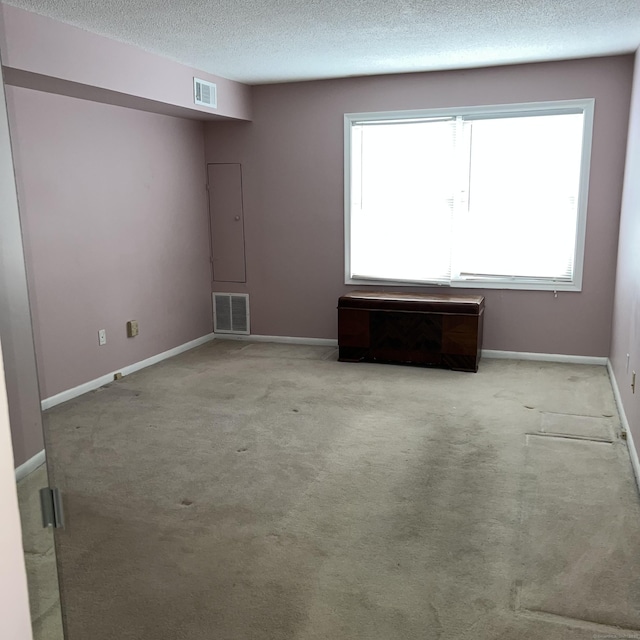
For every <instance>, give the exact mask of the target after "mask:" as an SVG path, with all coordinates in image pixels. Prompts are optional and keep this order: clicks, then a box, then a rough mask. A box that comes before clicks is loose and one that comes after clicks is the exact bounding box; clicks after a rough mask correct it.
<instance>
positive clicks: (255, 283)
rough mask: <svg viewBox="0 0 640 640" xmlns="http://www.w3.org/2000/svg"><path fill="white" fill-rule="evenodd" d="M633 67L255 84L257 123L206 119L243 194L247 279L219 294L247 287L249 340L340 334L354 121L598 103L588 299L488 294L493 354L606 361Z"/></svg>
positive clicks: (629, 61) (212, 154)
mask: <svg viewBox="0 0 640 640" xmlns="http://www.w3.org/2000/svg"><path fill="white" fill-rule="evenodd" d="M632 70H633V58H632V57H631V56H619V57H610V58H600V59H588V60H579V61H568V62H553V63H545V64H533V65H520V66H511V67H498V68H491V69H477V70H465V71H447V72H441V73H428V74H407V75H396V76H379V77H369V78H349V79H343V80H330V81H320V82H307V83H295V84H282V85H267V86H259V87H254V91H253V96H254V104H253V113H254V117H253V122H252V123H250V124H244V123H238V124H236V123H233V124H231V123H229V124H227V123H207V124H206V154H207V160H208V162H241V163H242V165H243V181H244V188H245V230H246V247H247V284H246V286H242V285H229V284H223V283H219V284H214V287H215V288H216V289H217V290H220V291H239V292H245V291H246V292H249V294H250V296H251V326H252V333H256V334H265V335H288V336H308V337H323V338H335V337H336V333H337V331H336V329H337V327H336V311H335V307H336V303H337V299H338V296H340V295H341V294H342V293H343V292H344V291H346V290H347V289H348V288H347V287H346V286H345V285H344V284H343V282H344V276H343V268H344V267H343V265H344V257H343V115H344V113H347V112H362V111H381V110H390V109H415V108H432V107H445V106H447V107H448V106H457V105H479V104H495V103H509V102H528V101H542V100H557V99H569V98H587V97H593V98H595V99H596V112H595V129H594V136H593V157H592V163H591V186H590V190H589V210H588V223H587V225H588V226H587V239H586V262H585V270H584V286H583V291H582V292H580V293H559V294H558V298H554V296H553V293H551V292H540V291H505V290H502V291H484V292H483V293H484V295H485V296H486V298H487V309H486V324H485V341H484V347H485V348H487V349H499V350H508V351H530V352H543V353H564V354H579V355H588V356H607V355H608V354H609V342H610V333H611V315H612V303H613V289H614V278H615V265H616V245H617V238H618V218H619V211H620V199H621V189H622V175H623V169H624V148H625V144H626V131H627V119H628V113H629V98H630V91H631V76H632ZM440 291H441V290H440ZM474 292H475V291H474Z"/></svg>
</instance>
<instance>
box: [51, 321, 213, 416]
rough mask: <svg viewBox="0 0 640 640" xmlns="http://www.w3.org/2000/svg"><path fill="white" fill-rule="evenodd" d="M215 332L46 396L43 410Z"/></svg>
mask: <svg viewBox="0 0 640 640" xmlns="http://www.w3.org/2000/svg"><path fill="white" fill-rule="evenodd" d="M214 337H216V336H214V334H213V333H208V334H207V335H206V336H202V337H201V338H196V339H195V340H191V342H187V343H185V344H181V345H179V346H178V347H174V348H173V349H169V350H168V351H163V352H162V353H159V354H157V355H155V356H151V357H150V358H147V359H146V360H141V361H140V362H135V363H134V364H130V365H128V366H126V367H122V369H117V370H116V371H112V372H111V373H107V374H105V375H104V376H100V377H99V378H96V379H95V380H89V382H85V383H83V384H81V385H78V386H77V387H73V389H67V390H66V391H62V392H61V393H57V394H56V395H55V396H51V397H50V398H45V399H44V400H43V401H42V403H41V405H42V410H43V411H46V410H47V409H50V408H51V407H55V406H56V405H57V404H61V403H62V402H66V401H67V400H72V399H73V398H77V397H78V396H81V395H82V394H84V393H88V392H89V391H94V390H95V389H99V388H100V387H102V386H104V385H105V384H108V383H109V382H113V376H114V375H115V374H116V373H121V374H122V375H123V376H127V375H129V374H130V373H134V372H136V371H140V369H144V368H145V367H150V366H151V365H152V364H156V363H158V362H162V361H163V360H166V359H167V358H172V357H173V356H177V355H178V354H180V353H184V352H185V351H189V350H190V349H195V348H196V347H199V346H200V345H203V344H205V343H207V342H211V340H213V339H214Z"/></svg>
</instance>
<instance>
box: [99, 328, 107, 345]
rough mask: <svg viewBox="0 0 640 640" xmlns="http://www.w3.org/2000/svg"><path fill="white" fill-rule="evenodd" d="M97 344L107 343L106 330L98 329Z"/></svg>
mask: <svg viewBox="0 0 640 640" xmlns="http://www.w3.org/2000/svg"><path fill="white" fill-rule="evenodd" d="M98 344H99V345H100V346H102V345H103V344H107V330H106V329H100V330H99V331H98Z"/></svg>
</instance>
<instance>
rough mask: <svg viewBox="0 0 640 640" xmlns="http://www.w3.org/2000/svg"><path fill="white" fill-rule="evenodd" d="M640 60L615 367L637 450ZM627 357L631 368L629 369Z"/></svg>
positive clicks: (629, 152) (634, 99)
mask: <svg viewBox="0 0 640 640" xmlns="http://www.w3.org/2000/svg"><path fill="white" fill-rule="evenodd" d="M639 61H640V58H639V57H638V54H636V69H635V74H634V81H633V97H632V101H631V116H630V120H629V139H628V146H627V163H626V170H625V179H624V193H623V198H622V214H621V217H620V243H619V247H618V273H617V280H616V288H615V303H614V315H613V337H612V344H611V356H610V359H611V365H612V367H613V373H614V375H615V378H616V382H617V384H618V388H619V389H620V395H621V397H622V402H623V404H624V411H625V414H626V416H627V419H628V421H629V426H630V428H631V432H632V435H633V437H634V440H635V443H636V446H638V447H640V377H638V380H637V382H638V386H637V387H636V393H635V394H633V393H632V391H631V374H632V372H633V371H636V372H637V374H638V376H640V64H638V62H639ZM627 354H629V356H630V359H629V367H628V369H627Z"/></svg>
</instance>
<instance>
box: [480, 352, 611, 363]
mask: <svg viewBox="0 0 640 640" xmlns="http://www.w3.org/2000/svg"><path fill="white" fill-rule="evenodd" d="M482 357H483V358H487V359H492V358H493V359H501V360H537V361H539V362H566V363H571V364H596V365H600V366H603V367H605V366H606V365H607V362H608V360H609V359H608V358H605V357H603V358H601V357H598V356H569V355H565V354H563V353H528V352H526V351H493V350H492V349H483V350H482Z"/></svg>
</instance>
